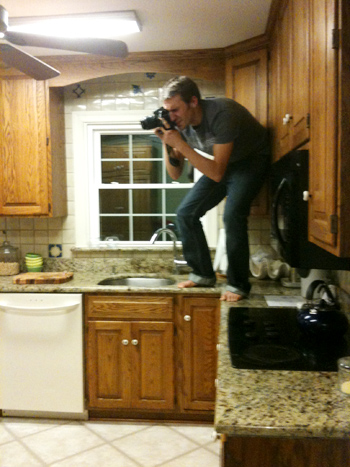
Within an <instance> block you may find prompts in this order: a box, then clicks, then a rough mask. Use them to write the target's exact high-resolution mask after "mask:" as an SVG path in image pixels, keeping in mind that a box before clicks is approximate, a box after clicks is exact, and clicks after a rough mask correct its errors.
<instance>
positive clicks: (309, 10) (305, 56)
mask: <svg viewBox="0 0 350 467" xmlns="http://www.w3.org/2000/svg"><path fill="white" fill-rule="evenodd" d="M283 5H284V6H283V8H282V6H281V11H280V15H279V17H278V19H277V21H276V23H275V27H274V30H273V33H272V35H271V41H270V62H269V65H270V66H269V77H270V80H269V84H270V88H269V91H270V96H269V123H270V126H271V128H272V130H273V142H274V144H273V147H274V160H277V159H279V158H280V157H282V156H283V155H284V154H286V153H287V152H289V151H290V150H292V149H295V148H298V147H300V146H302V145H303V143H305V142H307V141H309V142H308V149H309V200H308V203H309V204H308V206H309V240H310V241H311V242H313V243H315V244H316V245H318V246H319V247H321V248H323V249H325V250H327V251H329V252H330V253H332V254H334V255H336V256H339V257H350V222H349V218H350V202H349V200H350V158H349V152H350V136H349V115H350V109H349V101H350V68H349V60H350V48H349V47H350V46H349V44H350V32H349V30H350V24H349V22H350V20H349V18H350V5H349V2H347V1H338V0H312V1H310V0H289V1H283Z"/></svg>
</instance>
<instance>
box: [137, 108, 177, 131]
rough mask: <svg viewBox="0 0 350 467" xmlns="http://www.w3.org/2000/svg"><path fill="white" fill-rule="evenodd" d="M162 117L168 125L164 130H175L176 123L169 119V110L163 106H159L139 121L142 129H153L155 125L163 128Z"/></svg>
mask: <svg viewBox="0 0 350 467" xmlns="http://www.w3.org/2000/svg"><path fill="white" fill-rule="evenodd" d="M162 119H164V120H165V121H166V122H167V123H168V124H169V126H170V128H166V130H175V128H176V125H175V123H174V122H172V121H171V119H170V115H169V111H168V110H166V109H164V107H160V108H159V109H157V110H155V111H154V112H153V115H152V116H151V117H146V118H144V119H143V120H141V122H140V123H141V126H142V128H143V129H144V130H153V129H154V128H157V127H163V128H165V126H164V124H163V121H162Z"/></svg>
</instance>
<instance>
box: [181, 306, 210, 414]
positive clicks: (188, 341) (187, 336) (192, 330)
mask: <svg viewBox="0 0 350 467" xmlns="http://www.w3.org/2000/svg"><path fill="white" fill-rule="evenodd" d="M181 318H182V322H183V343H182V345H181V352H182V356H183V393H182V406H183V408H184V409H186V410H188V409H190V410H214V404H215V379H216V369H217V336H218V326H219V301H218V299H217V298H211V297H202V298H196V297H190V298H184V300H183V306H182V310H181Z"/></svg>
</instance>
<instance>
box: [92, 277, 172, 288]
mask: <svg viewBox="0 0 350 467" xmlns="http://www.w3.org/2000/svg"><path fill="white" fill-rule="evenodd" d="M173 284H175V281H174V280H173V279H167V278H164V277H123V278H120V277H108V278H107V279H103V280H102V281H100V282H99V283H98V285H128V286H129V287H164V286H166V285H173Z"/></svg>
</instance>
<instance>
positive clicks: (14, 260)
mask: <svg viewBox="0 0 350 467" xmlns="http://www.w3.org/2000/svg"><path fill="white" fill-rule="evenodd" d="M18 273H19V260H18V248H15V247H14V246H12V245H11V244H10V242H7V241H5V242H4V243H3V244H2V245H1V247H0V276H13V275H15V274H18Z"/></svg>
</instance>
